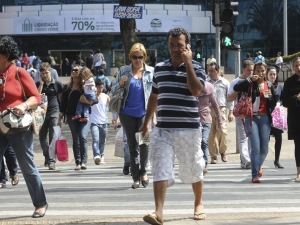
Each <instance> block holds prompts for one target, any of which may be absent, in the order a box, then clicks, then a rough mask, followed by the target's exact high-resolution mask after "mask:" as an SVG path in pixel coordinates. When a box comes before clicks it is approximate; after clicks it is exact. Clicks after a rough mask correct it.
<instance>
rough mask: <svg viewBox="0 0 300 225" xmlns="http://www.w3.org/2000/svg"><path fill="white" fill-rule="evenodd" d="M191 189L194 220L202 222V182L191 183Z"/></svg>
mask: <svg viewBox="0 0 300 225" xmlns="http://www.w3.org/2000/svg"><path fill="white" fill-rule="evenodd" d="M192 187H193V191H194V195H195V203H194V219H195V220H204V219H205V218H206V215H205V213H204V206H203V202H202V190H203V180H201V181H198V182H196V183H192Z"/></svg>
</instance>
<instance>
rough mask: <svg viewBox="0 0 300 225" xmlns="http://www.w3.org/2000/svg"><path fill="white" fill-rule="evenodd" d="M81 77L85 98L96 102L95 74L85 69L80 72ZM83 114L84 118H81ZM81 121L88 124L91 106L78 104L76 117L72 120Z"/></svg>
mask: <svg viewBox="0 0 300 225" xmlns="http://www.w3.org/2000/svg"><path fill="white" fill-rule="evenodd" d="M79 77H80V78H81V79H82V82H83V90H84V96H85V97H86V99H87V100H88V101H94V100H95V98H96V95H95V90H96V88H95V82H94V78H93V74H92V72H91V71H90V69H89V68H87V67H83V68H82V69H81V70H80V73H79ZM82 114H83V117H82V118H81V115H82ZM77 119H79V121H80V122H87V121H89V105H88V104H84V103H82V102H80V101H79V102H78V104H77V108H76V113H75V116H73V117H72V120H77Z"/></svg>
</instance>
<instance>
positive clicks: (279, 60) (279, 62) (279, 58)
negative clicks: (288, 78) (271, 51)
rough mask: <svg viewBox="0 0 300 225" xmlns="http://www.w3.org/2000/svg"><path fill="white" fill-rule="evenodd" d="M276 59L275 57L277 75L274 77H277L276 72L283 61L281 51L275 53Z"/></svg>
mask: <svg viewBox="0 0 300 225" xmlns="http://www.w3.org/2000/svg"><path fill="white" fill-rule="evenodd" d="M277 57H278V58H277V59H276V62H275V65H276V73H277V76H276V79H278V74H279V72H280V69H281V65H282V63H283V59H282V57H281V52H278V53H277Z"/></svg>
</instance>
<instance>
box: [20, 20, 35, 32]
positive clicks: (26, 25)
mask: <svg viewBox="0 0 300 225" xmlns="http://www.w3.org/2000/svg"><path fill="white" fill-rule="evenodd" d="M22 31H23V32H32V31H33V29H32V23H31V22H30V20H29V19H25V20H24V23H23V24H22Z"/></svg>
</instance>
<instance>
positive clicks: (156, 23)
mask: <svg viewBox="0 0 300 225" xmlns="http://www.w3.org/2000/svg"><path fill="white" fill-rule="evenodd" d="M150 26H151V27H152V28H161V26H162V23H161V21H160V19H157V18H155V19H153V20H151V23H150Z"/></svg>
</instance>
